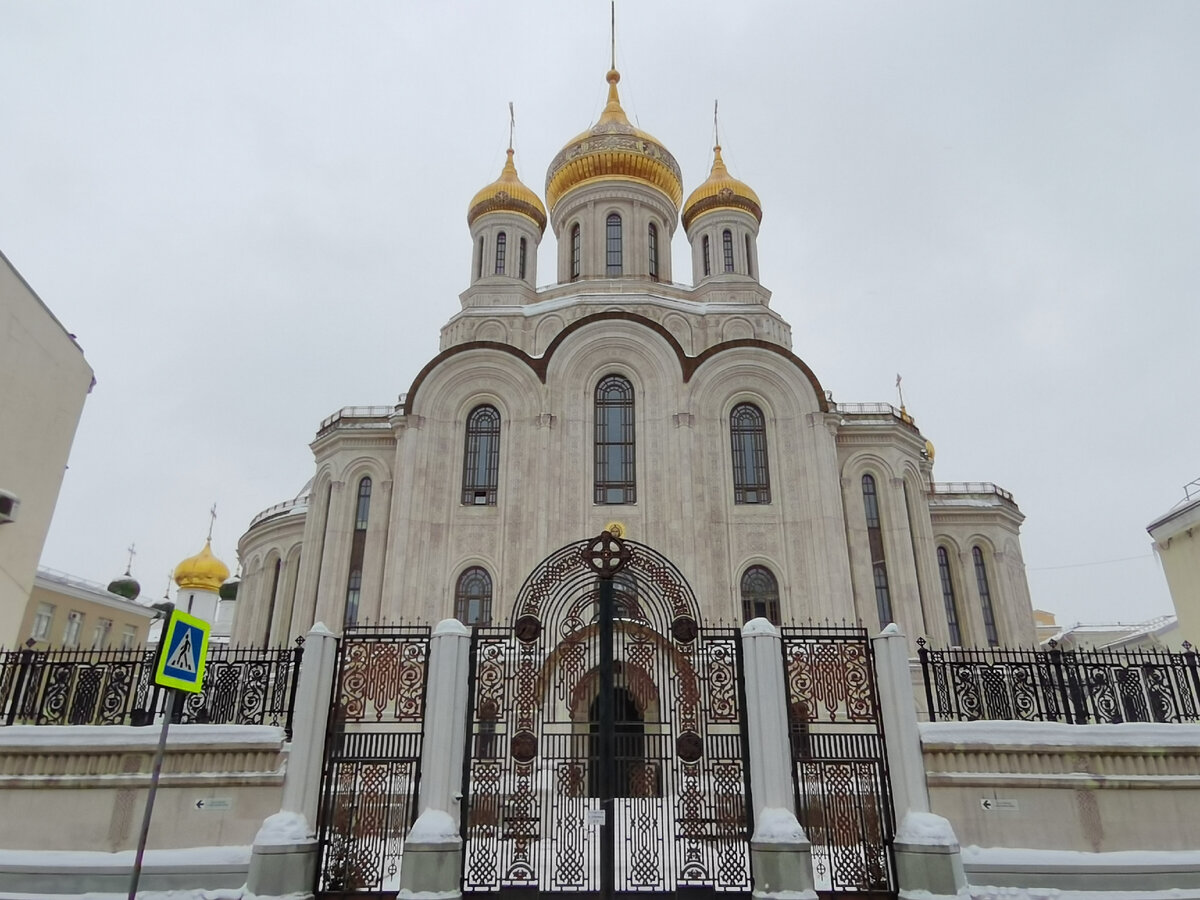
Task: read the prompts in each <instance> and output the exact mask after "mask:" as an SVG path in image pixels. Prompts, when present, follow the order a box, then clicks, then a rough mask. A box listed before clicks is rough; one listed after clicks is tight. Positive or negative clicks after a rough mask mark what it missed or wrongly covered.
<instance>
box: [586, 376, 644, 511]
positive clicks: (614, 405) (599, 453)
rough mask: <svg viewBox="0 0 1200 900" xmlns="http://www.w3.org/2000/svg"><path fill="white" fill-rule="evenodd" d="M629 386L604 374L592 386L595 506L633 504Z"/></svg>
mask: <svg viewBox="0 0 1200 900" xmlns="http://www.w3.org/2000/svg"><path fill="white" fill-rule="evenodd" d="M635 448H636V445H635V442H634V430H633V385H632V384H630V383H629V381H628V380H627V379H625V378H622V377H621V376H620V375H607V376H605V377H604V378H602V379H600V383H599V384H598V385H596V439H595V453H596V477H595V496H594V499H595V502H596V503H636V502H637V479H636V472H635V468H634V450H635Z"/></svg>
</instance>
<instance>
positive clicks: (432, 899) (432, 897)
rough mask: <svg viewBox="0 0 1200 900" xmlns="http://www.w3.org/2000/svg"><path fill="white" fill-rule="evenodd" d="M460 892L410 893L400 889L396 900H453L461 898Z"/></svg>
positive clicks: (406, 889)
mask: <svg viewBox="0 0 1200 900" xmlns="http://www.w3.org/2000/svg"><path fill="white" fill-rule="evenodd" d="M461 896H462V893H461V892H460V891H410V890H408V888H401V889H400V891H399V892H398V893H397V894H396V900H453V898H456V897H461Z"/></svg>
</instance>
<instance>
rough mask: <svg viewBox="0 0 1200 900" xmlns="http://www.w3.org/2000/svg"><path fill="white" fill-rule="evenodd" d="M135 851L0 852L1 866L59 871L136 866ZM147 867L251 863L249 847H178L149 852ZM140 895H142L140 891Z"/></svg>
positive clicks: (243, 864) (146, 856)
mask: <svg viewBox="0 0 1200 900" xmlns="http://www.w3.org/2000/svg"><path fill="white" fill-rule="evenodd" d="M135 855H136V854H135V852H134V851H133V850H119V851H117V852H116V853H106V852H105V851H103V850H0V867H4V868H9V869H15V868H30V869H34V870H50V869H53V870H56V871H57V870H59V869H71V868H80V867H85V866H86V867H89V868H103V867H105V866H111V867H113V868H118V869H127V868H129V867H130V866H132V865H133V859H134V856H135ZM143 862H144V865H145V867H146V868H147V869H150V868H154V867H160V866H162V867H165V866H170V867H176V868H185V867H187V866H231V867H237V866H241V867H245V866H248V865H249V864H250V848H249V847H242V846H231V847H179V848H176V849H163V850H147V851H146V855H145V859H144V861H143ZM139 893H140V892H139Z"/></svg>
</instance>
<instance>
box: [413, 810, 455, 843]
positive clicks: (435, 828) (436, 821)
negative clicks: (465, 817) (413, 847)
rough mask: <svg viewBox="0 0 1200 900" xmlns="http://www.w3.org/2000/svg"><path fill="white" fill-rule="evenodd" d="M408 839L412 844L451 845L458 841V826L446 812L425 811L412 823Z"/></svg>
mask: <svg viewBox="0 0 1200 900" xmlns="http://www.w3.org/2000/svg"><path fill="white" fill-rule="evenodd" d="M408 839H409V840H410V841H412V842H413V843H414V844H452V843H456V842H457V841H458V840H459V836H458V826H457V825H455V824H454V819H453V817H452V816H451V815H450V813H448V812H443V811H442V810H440V809H427V810H425V812H423V813H421V816H420V818H418V819H417V821H416V822H415V823H413V827H412V831H410V832H409V833H408Z"/></svg>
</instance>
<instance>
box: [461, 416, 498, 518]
mask: <svg viewBox="0 0 1200 900" xmlns="http://www.w3.org/2000/svg"><path fill="white" fill-rule="evenodd" d="M499 472H500V413H499V412H497V411H496V407H494V406H487V405H484V406H477V407H475V408H474V409H473V410H471V414H470V415H468V416H467V439H466V447H465V450H464V453H463V482H462V483H463V487H462V502H463V503H464V504H465V505H467V506H495V505H496V482H497V481H498V479H499Z"/></svg>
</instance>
